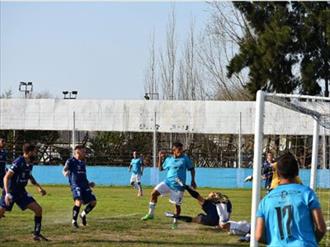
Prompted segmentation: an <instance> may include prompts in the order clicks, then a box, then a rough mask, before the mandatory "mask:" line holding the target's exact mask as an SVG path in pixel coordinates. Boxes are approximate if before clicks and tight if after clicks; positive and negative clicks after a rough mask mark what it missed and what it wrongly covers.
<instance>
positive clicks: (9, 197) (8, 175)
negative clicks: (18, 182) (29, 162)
mask: <svg viewBox="0 0 330 247" xmlns="http://www.w3.org/2000/svg"><path fill="white" fill-rule="evenodd" d="M13 176H14V172H13V171H12V170H8V171H7V172H6V175H5V176H4V178H3V189H4V191H5V192H6V196H5V203H6V205H9V204H10V203H11V201H12V199H13V196H12V195H11V194H10V192H9V184H10V180H11V178H12V177H13Z"/></svg>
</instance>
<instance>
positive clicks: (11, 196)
mask: <svg viewBox="0 0 330 247" xmlns="http://www.w3.org/2000/svg"><path fill="white" fill-rule="evenodd" d="M36 157H37V149H36V147H35V146H34V145H32V144H28V143H26V144H24V145H23V156H20V157H18V158H17V159H16V160H14V162H13V164H12V165H11V167H10V168H9V169H8V171H7V173H6V175H5V177H4V189H3V192H2V198H1V204H0V218H1V217H3V216H4V213H5V211H11V210H12V208H13V206H14V203H16V204H17V205H18V206H19V207H20V208H21V209H22V210H25V209H27V208H28V209H30V210H32V211H33V212H34V214H35V216H34V232H33V234H34V237H33V239H34V240H36V241H39V240H46V241H47V239H46V238H45V237H43V236H42V235H41V234H40V231H41V220H42V208H41V206H40V205H39V204H38V203H37V202H36V201H35V199H34V198H33V197H32V196H30V195H29V194H28V193H27V191H26V190H25V186H26V185H27V183H28V181H29V180H30V182H31V183H32V184H33V185H35V186H36V187H37V189H38V191H39V193H40V194H41V195H42V196H44V195H46V191H45V190H44V189H43V188H42V187H41V186H40V185H39V184H38V183H37V181H36V180H35V179H34V177H33V176H32V166H33V162H34V161H35V159H36Z"/></svg>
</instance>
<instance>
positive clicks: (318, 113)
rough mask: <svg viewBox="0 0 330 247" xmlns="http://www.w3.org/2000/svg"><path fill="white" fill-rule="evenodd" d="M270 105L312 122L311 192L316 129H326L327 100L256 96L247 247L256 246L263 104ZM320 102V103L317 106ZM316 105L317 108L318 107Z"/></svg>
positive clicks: (328, 125)
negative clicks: (249, 229)
mask: <svg viewBox="0 0 330 247" xmlns="http://www.w3.org/2000/svg"><path fill="white" fill-rule="evenodd" d="M267 102H271V103H273V104H276V105H278V106H280V107H284V108H286V109H288V110H292V111H294V112H299V113H301V114H304V115H308V116H310V117H311V119H312V120H313V131H312V135H313V142H312V159H311V170H310V187H311V188H312V189H313V190H315V189H316V185H317V181H316V178H317V166H318V152H319V134H320V126H322V127H323V128H324V129H329V128H330V98H329V97H319V96H308V95H291V94H274V93H266V92H263V91H261V90H259V91H258V92H257V95H256V109H255V134H254V156H253V183H252V205H251V238H250V246H251V247H256V246H258V242H257V241H256V240H255V230H256V223H257V222H256V220H257V218H256V213H257V209H258V204H259V201H260V192H261V166H262V154H263V139H264V127H265V121H264V119H265V108H266V103H267ZM319 102H321V103H319ZM318 104H319V105H318Z"/></svg>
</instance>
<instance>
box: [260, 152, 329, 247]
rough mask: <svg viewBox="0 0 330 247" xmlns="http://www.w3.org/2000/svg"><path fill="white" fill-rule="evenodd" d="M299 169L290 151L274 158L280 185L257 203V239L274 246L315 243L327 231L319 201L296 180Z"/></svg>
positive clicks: (306, 245) (310, 245)
mask: <svg viewBox="0 0 330 247" xmlns="http://www.w3.org/2000/svg"><path fill="white" fill-rule="evenodd" d="M298 172H299V168H298V163H297V161H296V159H295V157H294V156H293V155H292V154H290V153H287V154H284V155H283V156H281V157H280V158H279V159H278V160H277V173H278V176H279V178H280V185H279V186H278V187H276V188H275V189H274V190H272V191H271V192H270V193H269V194H267V195H266V196H265V197H264V198H263V200H262V201H261V202H260V204H259V209H258V212H257V228H256V240H258V241H260V242H264V243H266V244H267V245H268V246H276V247H279V246H297V247H298V246H299V247H303V246H305V247H312V246H318V244H317V243H318V242H319V241H320V240H321V239H322V237H323V236H324V234H325V233H326V225H325V222H324V218H323V215H322V212H321V208H320V202H319V200H318V199H317V197H316V195H315V193H314V191H313V190H312V189H310V188H309V187H307V186H304V185H301V184H297V183H295V181H294V178H295V177H296V176H297V175H298ZM263 234H264V236H263Z"/></svg>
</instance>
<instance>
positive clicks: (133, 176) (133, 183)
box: [130, 173, 136, 189]
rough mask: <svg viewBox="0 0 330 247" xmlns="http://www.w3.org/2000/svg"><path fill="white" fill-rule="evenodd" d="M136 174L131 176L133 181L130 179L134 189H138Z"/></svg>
mask: <svg viewBox="0 0 330 247" xmlns="http://www.w3.org/2000/svg"><path fill="white" fill-rule="evenodd" d="M135 182H136V181H135V174H134V173H132V175H131V179H130V184H131V186H132V188H133V189H136V184H135Z"/></svg>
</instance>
